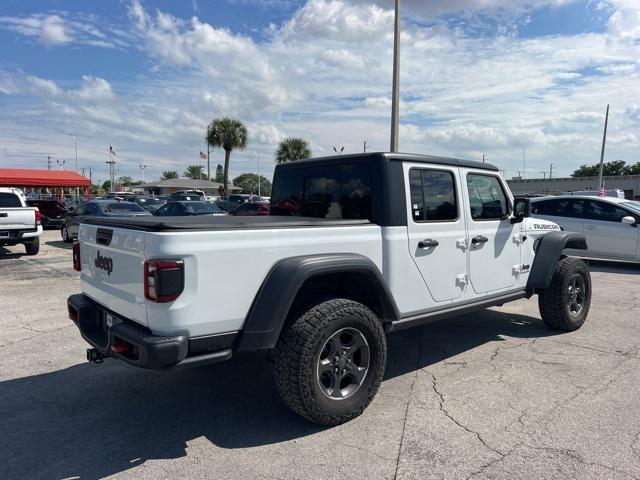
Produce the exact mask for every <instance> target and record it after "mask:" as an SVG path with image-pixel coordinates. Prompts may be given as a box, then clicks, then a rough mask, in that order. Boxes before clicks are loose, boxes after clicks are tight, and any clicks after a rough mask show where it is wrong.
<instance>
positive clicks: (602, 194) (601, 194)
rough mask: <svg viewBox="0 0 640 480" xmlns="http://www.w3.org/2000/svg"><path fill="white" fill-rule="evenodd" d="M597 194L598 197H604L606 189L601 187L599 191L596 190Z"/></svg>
mask: <svg viewBox="0 0 640 480" xmlns="http://www.w3.org/2000/svg"><path fill="white" fill-rule="evenodd" d="M598 196H599V197H606V196H607V189H606V188H604V187H602V188H601V189H600V190H599V191H598Z"/></svg>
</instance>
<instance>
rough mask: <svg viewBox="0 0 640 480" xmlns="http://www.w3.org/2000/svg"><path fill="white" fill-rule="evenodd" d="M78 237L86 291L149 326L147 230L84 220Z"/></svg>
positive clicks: (114, 309)
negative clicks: (144, 272) (147, 308)
mask: <svg viewBox="0 0 640 480" xmlns="http://www.w3.org/2000/svg"><path fill="white" fill-rule="evenodd" d="M78 240H79V241H80V261H81V263H82V270H81V273H80V283H81V285H82V292H83V293H85V294H86V295H88V296H89V297H91V298H92V299H93V300H95V301H96V302H98V303H100V304H102V305H103V306H104V307H106V308H108V309H109V310H111V311H113V312H114V313H116V314H118V315H121V316H123V317H125V318H128V319H130V320H134V321H136V322H138V323H140V324H142V325H145V326H146V325H147V310H146V300H145V298H144V286H143V268H144V250H145V243H146V233H145V232H141V231H136V230H127V229H122V228H111V227H101V226H99V225H87V224H84V223H83V224H81V225H80V230H79V232H78Z"/></svg>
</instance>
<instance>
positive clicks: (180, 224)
mask: <svg viewBox="0 0 640 480" xmlns="http://www.w3.org/2000/svg"><path fill="white" fill-rule="evenodd" d="M82 223H86V224H89V225H100V226H104V227H113V228H125V229H128V230H141V231H145V232H165V231H200V230H204V231H208V230H257V229H273V228H304V227H340V226H354V225H370V224H371V222H370V221H369V220H366V219H364V220H334V219H324V218H311V217H285V216H275V215H274V216H264V217H257V216H256V217H249V216H247V217H235V216H232V215H229V216H227V217H210V216H204V215H203V216H193V217H139V218H105V217H94V218H91V217H87V218H86V219H84V220H83V221H82Z"/></svg>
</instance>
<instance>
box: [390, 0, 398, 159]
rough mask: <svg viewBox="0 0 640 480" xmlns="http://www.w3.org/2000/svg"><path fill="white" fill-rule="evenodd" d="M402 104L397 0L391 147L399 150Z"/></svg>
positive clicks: (394, 30)
mask: <svg viewBox="0 0 640 480" xmlns="http://www.w3.org/2000/svg"><path fill="white" fill-rule="evenodd" d="M399 104H400V0H396V9H395V21H394V27H393V91H392V93H391V149H390V151H391V152H392V153H393V152H397V151H398V123H399V114H400V111H399V110H400V109H399Z"/></svg>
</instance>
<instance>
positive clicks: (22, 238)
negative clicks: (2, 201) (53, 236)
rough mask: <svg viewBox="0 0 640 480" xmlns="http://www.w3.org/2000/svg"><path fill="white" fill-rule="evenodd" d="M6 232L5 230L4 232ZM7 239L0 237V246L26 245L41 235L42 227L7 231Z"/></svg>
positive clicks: (0, 228)
mask: <svg viewBox="0 0 640 480" xmlns="http://www.w3.org/2000/svg"><path fill="white" fill-rule="evenodd" d="M0 230H2V227H1V226H0ZM4 231H7V230H4ZM8 232H9V236H8V237H0V245H17V244H19V243H28V242H32V241H34V240H35V237H37V236H39V235H40V234H41V233H42V226H40V225H38V227H37V228H25V229H17V228H16V229H13V230H8Z"/></svg>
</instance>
